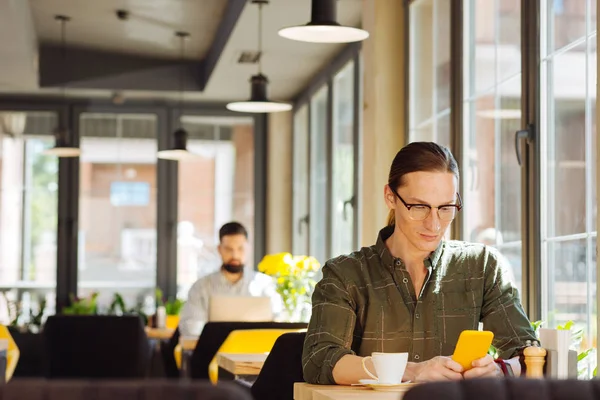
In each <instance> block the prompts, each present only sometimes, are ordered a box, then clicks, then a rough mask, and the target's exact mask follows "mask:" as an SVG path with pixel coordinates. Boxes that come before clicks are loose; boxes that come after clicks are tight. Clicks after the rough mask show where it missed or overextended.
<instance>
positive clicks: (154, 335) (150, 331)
mask: <svg viewBox="0 0 600 400" xmlns="http://www.w3.org/2000/svg"><path fill="white" fill-rule="evenodd" d="M145 330H146V336H148V338H149V339H171V336H173V332H175V329H170V328H150V327H148V326H147V327H146V328H145Z"/></svg>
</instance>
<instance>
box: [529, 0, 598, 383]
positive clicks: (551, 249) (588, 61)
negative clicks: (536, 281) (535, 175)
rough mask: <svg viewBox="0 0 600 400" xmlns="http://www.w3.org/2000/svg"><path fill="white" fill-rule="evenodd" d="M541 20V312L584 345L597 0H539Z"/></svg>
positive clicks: (592, 255) (589, 322) (590, 308)
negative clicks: (579, 334)
mask: <svg viewBox="0 0 600 400" xmlns="http://www.w3.org/2000/svg"><path fill="white" fill-rule="evenodd" d="M541 21H542V32H541V46H540V47H541V60H542V70H541V74H542V78H541V79H542V84H541V87H542V93H541V104H542V107H541V109H542V116H541V123H542V126H541V129H542V132H545V134H544V135H542V138H541V139H542V142H541V148H542V153H541V155H542V158H541V163H542V168H541V169H542V179H541V182H542V193H544V196H542V229H541V232H542V287H543V288H545V289H546V290H545V291H544V292H543V298H542V300H543V301H542V313H543V319H544V320H545V321H547V325H548V326H549V327H555V326H556V325H558V324H564V323H565V322H567V321H574V322H575V325H576V327H577V328H581V329H583V331H584V337H583V341H582V343H581V346H580V348H581V350H585V349H587V348H589V347H592V346H593V347H595V346H596V339H597V336H598V335H597V310H596V292H597V291H596V288H597V280H596V236H597V227H596V216H597V200H596V195H597V194H596V191H597V188H596V164H597V159H596V148H597V146H596V140H597V139H596V113H595V110H596V65H597V57H596V40H597V37H596V36H597V34H596V2H595V1H588V0H578V1H573V0H564V1H562V2H556V1H547V0H546V1H542V15H541ZM595 361H596V357H587V358H586V360H585V362H584V363H581V364H584V365H581V364H580V366H579V367H580V369H581V368H582V367H583V368H585V367H588V368H587V373H588V374H589V373H590V372H591V371H592V370H593V369H594V367H595ZM587 363H589V364H587Z"/></svg>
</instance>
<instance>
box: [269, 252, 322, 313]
mask: <svg viewBox="0 0 600 400" xmlns="http://www.w3.org/2000/svg"><path fill="white" fill-rule="evenodd" d="M320 268H321V265H320V264H319V262H318V261H317V260H316V259H315V258H314V257H309V256H292V255H291V254H290V253H278V254H269V255H266V256H265V257H264V258H263V259H262V261H261V262H260V263H259V264H258V270H259V271H260V272H263V273H265V274H266V275H269V276H271V277H273V280H274V284H275V290H276V292H277V293H278V294H279V295H280V296H281V300H282V302H283V313H282V315H280V316H279V317H278V319H279V320H281V321H287V322H307V321H308V319H310V298H311V296H312V292H313V290H314V288H315V284H316V281H315V276H316V274H317V271H319V269H320Z"/></svg>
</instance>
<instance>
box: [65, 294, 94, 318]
mask: <svg viewBox="0 0 600 400" xmlns="http://www.w3.org/2000/svg"><path fill="white" fill-rule="evenodd" d="M69 298H70V299H71V305H69V306H66V307H63V309H62V313H63V314H66V315H94V314H97V313H98V305H97V304H96V299H97V298H98V293H97V292H94V293H92V294H91V295H90V297H87V298H83V299H79V298H77V297H75V296H74V295H73V293H71V294H70V295H69Z"/></svg>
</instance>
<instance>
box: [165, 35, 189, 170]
mask: <svg viewBox="0 0 600 400" xmlns="http://www.w3.org/2000/svg"><path fill="white" fill-rule="evenodd" d="M175 36H177V37H178V38H179V40H180V42H181V45H180V49H181V61H182V65H184V62H185V58H184V57H185V41H186V40H187V39H188V38H189V37H190V34H189V33H187V32H176V33H175ZM182 112H183V68H182V69H181V71H180V72H179V115H182ZM179 123H181V117H180V119H179ZM187 136H188V133H187V131H186V130H185V129H183V127H179V129H177V130H176V131H175V132H174V133H173V147H171V148H170V149H168V150H160V151H159V152H158V154H157V157H158V158H160V159H163V160H173V161H183V160H186V159H190V158H196V156H195V155H194V154H192V153H190V152H189V151H188V150H187Z"/></svg>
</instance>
